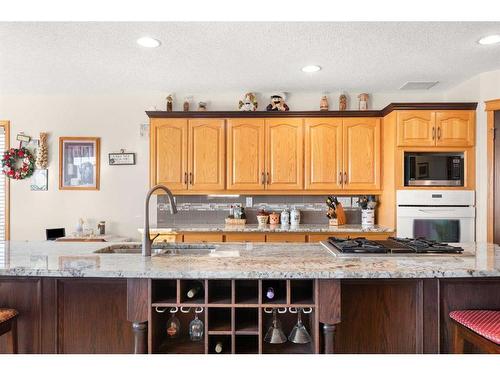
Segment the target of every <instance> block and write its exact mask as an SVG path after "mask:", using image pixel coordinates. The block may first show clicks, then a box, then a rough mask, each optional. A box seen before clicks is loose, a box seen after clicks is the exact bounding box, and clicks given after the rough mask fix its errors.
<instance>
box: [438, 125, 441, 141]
mask: <svg viewBox="0 0 500 375" xmlns="http://www.w3.org/2000/svg"><path fill="white" fill-rule="evenodd" d="M438 139H441V127H439V128H438Z"/></svg>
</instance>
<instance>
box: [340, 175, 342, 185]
mask: <svg viewBox="0 0 500 375" xmlns="http://www.w3.org/2000/svg"><path fill="white" fill-rule="evenodd" d="M339 181H340V182H339V183H340V185H342V172H339Z"/></svg>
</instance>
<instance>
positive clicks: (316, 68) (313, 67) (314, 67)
mask: <svg viewBox="0 0 500 375" xmlns="http://www.w3.org/2000/svg"><path fill="white" fill-rule="evenodd" d="M320 70H321V66H319V65H306V66H304V67H303V68H302V71H303V72H306V73H314V72H318V71H320Z"/></svg>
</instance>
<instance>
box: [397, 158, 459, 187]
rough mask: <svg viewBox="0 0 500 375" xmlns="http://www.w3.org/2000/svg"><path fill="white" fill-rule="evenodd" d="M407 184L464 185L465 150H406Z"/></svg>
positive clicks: (405, 181)
mask: <svg viewBox="0 0 500 375" xmlns="http://www.w3.org/2000/svg"><path fill="white" fill-rule="evenodd" d="M404 185H405V186H464V154H463V152H462V153H460V152H457V153H455V152H405V153H404Z"/></svg>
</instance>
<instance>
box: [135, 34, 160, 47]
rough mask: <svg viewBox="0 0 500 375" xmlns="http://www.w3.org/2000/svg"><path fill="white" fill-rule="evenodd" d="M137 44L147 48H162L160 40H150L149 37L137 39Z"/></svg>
mask: <svg viewBox="0 0 500 375" xmlns="http://www.w3.org/2000/svg"><path fill="white" fill-rule="evenodd" d="M137 44H138V45H140V46H142V47H146V48H156V47H159V46H160V44H161V43H160V41H159V40H158V39H154V38H150V37H149V36H145V37H142V38H139V39H137Z"/></svg>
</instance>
